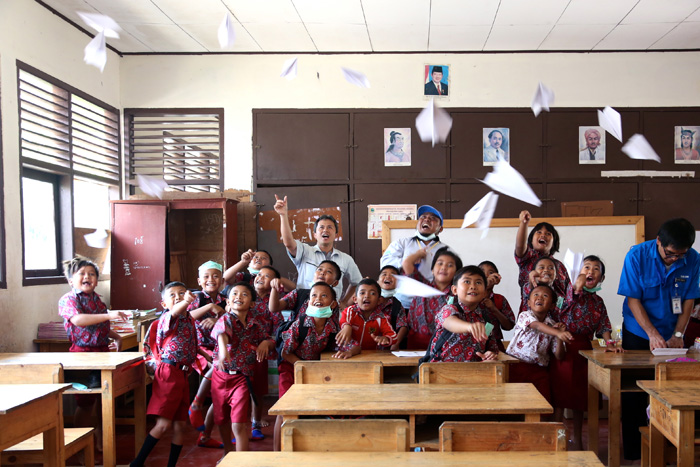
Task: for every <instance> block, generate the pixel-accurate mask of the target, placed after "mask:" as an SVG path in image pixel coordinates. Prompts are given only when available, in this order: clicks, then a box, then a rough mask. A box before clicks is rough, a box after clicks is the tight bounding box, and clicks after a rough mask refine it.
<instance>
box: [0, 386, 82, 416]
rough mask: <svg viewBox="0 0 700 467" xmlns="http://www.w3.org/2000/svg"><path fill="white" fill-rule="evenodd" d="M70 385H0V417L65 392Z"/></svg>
mask: <svg viewBox="0 0 700 467" xmlns="http://www.w3.org/2000/svg"><path fill="white" fill-rule="evenodd" d="M69 387H70V384H0V415H5V414H8V413H10V412H12V411H13V410H16V409H19V408H20V407H23V406H25V405H28V404H31V403H32V402H34V401H37V400H40V399H42V398H44V397H46V396H50V395H51V394H54V393H56V392H62V391H65V390H66V389H68V388H69Z"/></svg>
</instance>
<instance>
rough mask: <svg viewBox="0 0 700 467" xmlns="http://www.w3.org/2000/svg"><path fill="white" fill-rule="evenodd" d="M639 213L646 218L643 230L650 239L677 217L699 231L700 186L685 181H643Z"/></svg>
mask: <svg viewBox="0 0 700 467" xmlns="http://www.w3.org/2000/svg"><path fill="white" fill-rule="evenodd" d="M641 193H642V196H641V198H642V201H641V202H640V203H639V206H640V211H641V212H640V214H641V215H643V216H644V231H645V232H646V238H647V240H651V239H652V238H655V237H656V233H657V232H658V231H659V227H661V224H663V223H664V222H665V221H667V220H669V219H673V218H674V217H685V218H686V219H688V220H689V221H690V222H691V223H692V224H693V226H694V227H695V230H700V210H699V209H698V208H697V199H698V198H700V184H698V183H688V182H683V181H680V180H679V181H659V182H653V181H649V182H643V183H642V184H641Z"/></svg>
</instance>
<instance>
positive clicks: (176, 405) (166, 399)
mask: <svg viewBox="0 0 700 467" xmlns="http://www.w3.org/2000/svg"><path fill="white" fill-rule="evenodd" d="M161 296H162V301H161V305H162V306H163V310H164V311H163V315H162V316H161V317H160V319H159V320H158V334H157V336H156V345H157V346H158V348H159V349H160V357H161V359H160V363H159V364H158V368H156V373H155V375H154V377H153V392H152V395H151V400H150V401H149V403H148V411H147V413H148V414H149V415H156V425H155V426H154V427H153V429H152V430H151V431H150V433H149V434H148V435H147V436H146V440H145V441H144V442H143V446H141V450H140V451H139V454H138V456H136V459H134V460H133V462H132V463H131V467H136V466H142V465H143V464H144V462H145V461H146V458H147V457H148V455H149V454H150V452H151V451H152V450H153V448H154V447H155V446H156V443H158V441H159V440H160V439H161V438H162V437H163V435H165V433H166V432H167V431H168V430H169V429H170V427H171V426H172V427H173V439H172V444H171V445H170V457H169V459H168V465H169V466H174V465H175V464H176V463H177V459H178V457H180V451H181V450H182V441H183V437H184V432H185V427H186V424H187V408H188V407H189V403H190V390H189V384H188V382H187V377H188V376H189V373H190V371H191V369H192V364H193V363H194V362H195V359H196V357H197V332H196V330H195V324H194V319H193V318H192V317H191V316H190V314H189V313H188V312H187V308H188V306H190V304H192V302H194V300H195V296H194V295H193V294H192V292H190V291H189V290H187V287H185V284H183V283H182V282H171V283H169V284H168V285H166V286H165V289H163V293H162V294H161Z"/></svg>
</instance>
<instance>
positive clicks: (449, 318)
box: [429, 266, 498, 362]
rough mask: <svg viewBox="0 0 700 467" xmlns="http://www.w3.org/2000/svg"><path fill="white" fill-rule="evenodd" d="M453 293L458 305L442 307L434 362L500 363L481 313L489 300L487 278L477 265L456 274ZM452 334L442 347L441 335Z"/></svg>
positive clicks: (432, 347) (434, 342)
mask: <svg viewBox="0 0 700 467" xmlns="http://www.w3.org/2000/svg"><path fill="white" fill-rule="evenodd" d="M452 294H453V295H455V296H456V297H457V299H458V300H459V301H458V303H457V304H454V305H452V304H448V305H445V306H443V307H442V309H441V310H440V312H439V313H438V315H437V318H436V321H437V330H436V331H435V335H434V336H433V339H432V341H431V342H430V347H429V349H430V354H431V356H432V358H431V360H430V361H431V362H478V361H481V360H496V359H497V358H498V346H497V345H496V340H495V339H494V337H493V334H491V335H490V336H487V335H486V327H485V326H484V324H485V321H484V319H483V317H482V316H481V314H480V313H479V312H478V310H477V309H478V307H479V304H480V303H481V302H482V301H483V300H484V299H485V298H486V296H487V289H486V276H485V275H484V272H483V271H482V270H481V269H479V267H477V266H465V267H463V268H461V269H460V270H459V271H457V273H456V274H455V277H454V280H453V283H452ZM445 332H450V333H451V336H450V337H449V338H447V340H446V341H444V343H442V345H440V344H439V343H441V341H442V340H443V339H444V338H442V339H441V336H442V335H443V334H444V333H445Z"/></svg>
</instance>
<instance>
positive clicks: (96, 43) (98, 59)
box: [83, 31, 107, 71]
mask: <svg viewBox="0 0 700 467" xmlns="http://www.w3.org/2000/svg"><path fill="white" fill-rule="evenodd" d="M83 61H84V62H85V63H87V64H88V65H92V66H96V67H97V68H99V69H100V71H104V69H105V65H106V64H107V44H106V43H105V33H104V31H100V32H99V33H97V35H96V36H95V37H94V38H93V39H92V40H91V41H90V42H89V43H88V45H86V46H85V55H84V56H83Z"/></svg>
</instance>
